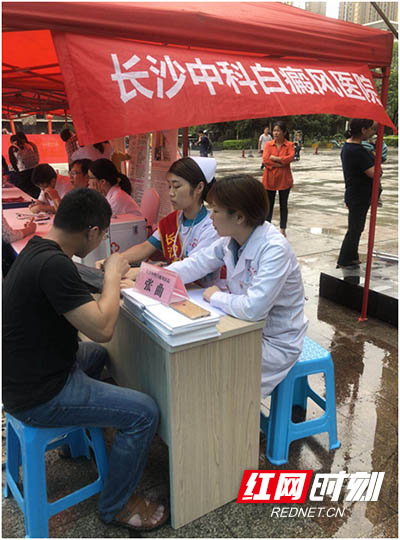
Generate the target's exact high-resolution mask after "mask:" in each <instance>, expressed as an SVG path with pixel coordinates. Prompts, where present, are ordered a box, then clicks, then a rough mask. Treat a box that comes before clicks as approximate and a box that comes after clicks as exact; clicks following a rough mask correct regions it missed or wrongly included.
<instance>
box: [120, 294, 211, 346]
mask: <svg viewBox="0 0 400 540" xmlns="http://www.w3.org/2000/svg"><path fill="white" fill-rule="evenodd" d="M122 296H123V298H124V306H125V307H126V309H127V310H128V311H129V312H130V313H132V315H134V316H135V317H137V318H138V319H140V320H141V321H143V322H144V323H145V325H146V326H147V327H148V328H149V329H150V330H152V331H153V332H154V333H155V334H157V335H158V336H160V337H161V338H162V339H163V340H164V341H165V342H166V343H168V344H169V345H171V346H172V347H177V346H179V345H184V344H185V343H192V342H194V341H201V340H203V339H210V338H213V337H217V336H219V335H220V333H219V332H218V330H217V324H218V322H219V320H220V315H219V314H218V313H217V312H216V311H214V310H213V309H212V308H211V307H208V306H207V311H209V312H210V313H209V315H207V316H205V317H201V318H198V319H191V318H189V317H187V316H186V315H183V314H182V313H179V312H178V311H176V310H175V309H173V308H172V307H170V306H166V305H164V304H162V303H161V302H159V301H158V300H155V299H153V298H150V297H147V296H144V295H143V294H140V293H138V292H137V291H136V290H135V289H124V290H123V291H122ZM190 302H192V303H194V304H196V302H194V301H193V300H192V299H191V300H190Z"/></svg>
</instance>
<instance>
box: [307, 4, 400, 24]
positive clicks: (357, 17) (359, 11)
mask: <svg viewBox="0 0 400 540" xmlns="http://www.w3.org/2000/svg"><path fill="white" fill-rule="evenodd" d="M312 3H313V2H306V4H312ZM317 3H320V2H317ZM378 3H379V7H380V8H381V9H382V11H383V12H384V13H385V15H386V16H387V18H388V19H389V20H390V21H397V20H398V2H397V1H396V2H378ZM339 19H341V20H343V21H349V22H354V23H357V24H367V23H371V22H374V21H378V20H380V19H381V16H380V15H379V14H378V12H377V11H376V10H375V9H374V7H373V6H372V5H371V2H340V4H339Z"/></svg>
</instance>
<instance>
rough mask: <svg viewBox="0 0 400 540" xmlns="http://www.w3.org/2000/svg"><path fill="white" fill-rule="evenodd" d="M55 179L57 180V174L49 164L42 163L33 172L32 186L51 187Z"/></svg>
mask: <svg viewBox="0 0 400 540" xmlns="http://www.w3.org/2000/svg"><path fill="white" fill-rule="evenodd" d="M53 178H57V173H56V171H55V170H54V169H53V167H52V166H51V165H49V164H48V163H40V164H39V165H36V167H34V169H33V171H32V184H34V185H35V186H38V187H40V186H49V185H50V182H51V181H52V180H53Z"/></svg>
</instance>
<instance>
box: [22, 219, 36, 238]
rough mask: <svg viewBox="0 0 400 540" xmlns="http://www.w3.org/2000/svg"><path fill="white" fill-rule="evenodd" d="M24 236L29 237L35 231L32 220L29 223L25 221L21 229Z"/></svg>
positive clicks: (34, 224)
mask: <svg viewBox="0 0 400 540" xmlns="http://www.w3.org/2000/svg"><path fill="white" fill-rule="evenodd" d="M22 231H23V233H24V237H25V236H29V235H30V234H33V233H34V232H35V231H36V223H35V222H34V221H33V218H32V219H31V220H30V221H27V222H26V223H25V225H24V228H23V229H22Z"/></svg>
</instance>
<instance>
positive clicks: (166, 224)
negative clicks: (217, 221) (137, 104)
mask: <svg viewBox="0 0 400 540" xmlns="http://www.w3.org/2000/svg"><path fill="white" fill-rule="evenodd" d="M216 167H217V162H216V161H215V159H214V158H204V157H197V156H196V157H184V158H181V159H178V160H177V161H175V162H174V163H173V164H172V165H171V167H170V168H169V170H168V173H167V180H168V184H169V195H170V198H171V203H172V206H173V207H174V208H175V210H174V211H173V212H171V213H170V214H168V215H167V216H165V217H164V218H163V219H162V220H161V221H160V222H159V223H158V229H157V231H155V232H154V234H153V235H152V236H151V237H150V238H149V239H148V240H146V241H145V242H143V243H142V244H138V245H136V246H133V247H131V248H129V249H128V250H126V251H124V252H123V253H121V255H122V257H124V258H125V259H126V260H127V261H128V262H129V263H137V262H140V261H143V260H145V259H147V258H148V257H150V256H151V255H153V254H154V253H155V252H156V251H157V250H160V251H162V253H163V256H164V258H165V260H166V261H167V262H168V263H172V262H174V261H179V260H182V259H183V258H185V257H191V256H192V254H193V253H196V252H197V251H199V250H201V249H203V248H205V247H206V246H209V245H210V244H212V243H213V242H214V240H216V239H217V238H218V234H217V232H216V230H215V229H214V226H213V224H212V221H211V219H210V215H209V212H208V211H207V210H206V208H205V206H204V201H205V199H206V197H207V193H208V191H209V189H210V187H211V186H212V185H213V184H214V183H215V178H214V174H215V170H216ZM102 264H103V261H98V262H97V266H98V267H101V265H102ZM138 272H139V269H138V268H132V270H130V272H129V276H128V277H129V279H130V280H134V279H136V276H137V274H138ZM218 276H219V273H218ZM218 276H217V275H209V276H207V279H206V281H208V282H215V280H216V279H218ZM126 285H127V286H128V285H129V284H128V283H127V282H126ZM130 285H131V286H132V285H133V284H132V282H130Z"/></svg>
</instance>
